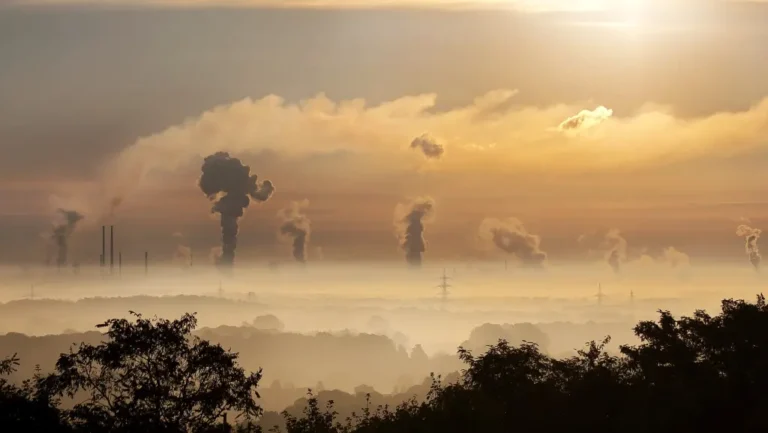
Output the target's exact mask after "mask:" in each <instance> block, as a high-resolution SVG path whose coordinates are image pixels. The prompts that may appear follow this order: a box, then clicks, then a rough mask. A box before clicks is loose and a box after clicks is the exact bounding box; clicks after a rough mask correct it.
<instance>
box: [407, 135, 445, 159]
mask: <svg viewBox="0 0 768 433" xmlns="http://www.w3.org/2000/svg"><path fill="white" fill-rule="evenodd" d="M411 149H420V150H421V153H423V154H424V156H426V157H427V158H428V159H440V157H441V156H443V154H444V153H445V148H444V147H443V145H442V144H440V143H438V142H437V140H435V139H434V138H433V137H432V136H430V135H429V134H424V135H422V136H421V137H416V138H414V139H413V141H411Z"/></svg>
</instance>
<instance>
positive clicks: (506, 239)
mask: <svg viewBox="0 0 768 433" xmlns="http://www.w3.org/2000/svg"><path fill="white" fill-rule="evenodd" d="M479 236H480V238H481V239H482V240H485V241H486V242H491V243H493V245H494V246H495V247H496V248H498V249H500V250H502V251H504V252H506V253H509V254H513V255H514V256H515V257H517V259H518V260H520V262H521V264H522V265H523V266H527V267H540V266H542V265H543V264H544V263H545V262H546V261H547V253H546V252H544V251H542V250H541V247H540V244H541V238H540V237H539V236H537V235H534V234H531V233H529V232H528V230H527V229H526V228H525V226H524V225H523V223H522V222H520V220H518V219H516V218H507V219H504V220H499V219H496V218H486V219H484V220H483V222H482V223H480V229H479Z"/></svg>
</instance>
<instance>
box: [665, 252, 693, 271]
mask: <svg viewBox="0 0 768 433" xmlns="http://www.w3.org/2000/svg"><path fill="white" fill-rule="evenodd" d="M660 260H661V261H663V262H665V263H668V264H669V265H670V266H672V267H673V268H683V267H687V266H690V264H691V258H690V257H688V254H685V253H684V252H682V251H680V250H678V249H677V248H675V247H668V248H664V251H663V252H662V256H661V259H660Z"/></svg>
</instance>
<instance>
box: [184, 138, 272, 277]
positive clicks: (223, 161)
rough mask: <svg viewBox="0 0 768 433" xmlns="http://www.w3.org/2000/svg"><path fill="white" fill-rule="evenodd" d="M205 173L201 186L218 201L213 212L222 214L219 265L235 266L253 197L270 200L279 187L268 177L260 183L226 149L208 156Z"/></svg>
mask: <svg viewBox="0 0 768 433" xmlns="http://www.w3.org/2000/svg"><path fill="white" fill-rule="evenodd" d="M202 172H203V174H202V176H201V177H200V182H199V186H200V189H201V190H202V191H203V193H204V194H205V195H206V196H207V197H208V199H209V200H211V201H213V202H214V203H213V208H212V209H211V212H214V213H218V214H219V215H221V241H222V248H221V257H219V259H218V264H219V265H221V266H226V267H232V266H233V265H234V263H235V250H236V249H237V232H238V220H239V219H240V217H242V216H243V214H244V213H245V209H246V208H247V207H248V206H249V205H250V203H251V200H256V201H259V202H264V201H267V200H268V199H269V198H270V197H271V196H272V193H274V191H275V187H274V186H273V185H272V182H270V181H268V180H265V181H264V182H263V183H258V182H257V180H258V177H257V176H256V175H255V174H253V175H252V174H251V167H249V166H247V165H243V163H242V162H241V161H240V160H239V159H237V158H232V157H230V156H229V154H228V153H226V152H217V153H214V154H213V155H210V156H208V157H206V158H205V160H204V161H203V167H202Z"/></svg>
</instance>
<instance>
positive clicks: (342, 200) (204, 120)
mask: <svg viewBox="0 0 768 433" xmlns="http://www.w3.org/2000/svg"><path fill="white" fill-rule="evenodd" d="M166 3H173V2H166ZM265 3H269V2H265ZM312 3H315V2H312ZM486 3H487V2H486ZM551 3H552V4H553V5H554V6H555V7H554V8H555V9H562V8H561V7H560V6H559V5H560V4H559V3H557V2H554V1H553V2H551ZM638 3H639V2H638ZM569 4H570V3H569ZM711 4H712V3H711V2H703V1H699V2H696V1H692V2H691V1H689V2H686V6H685V7H686V8H687V9H686V10H687V11H693V12H696V13H690V14H685V15H681V14H677V13H672V12H670V11H672V9H669V8H668V7H663V8H660V7H659V6H653V7H651V6H643V7H641V6H640V5H634V6H633V8H630V9H627V8H624V6H622V8H621V9H620V11H618V12H617V11H616V10H614V11H613V12H611V13H610V14H609V15H607V16H606V15H602V14H600V13H575V12H568V13H566V14H564V15H563V14H556V15H552V14H543V15H541V14H530V13H523V12H500V11H496V12H477V11H475V12H468V11H464V12H451V13H446V12H441V11H409V10H399V11H398V10H386V11H380V10H372V11H339V10H333V7H332V6H333V5H330V6H329V7H330V9H329V10H324V11H307V10H304V9H303V8H301V7H297V9H296V10H292V11H269V10H261V9H248V10H238V11H228V10H208V9H205V8H203V9H199V10H193V11H185V10H181V11H169V10H151V9H146V10H132V11H127V10H113V11H91V12H89V13H87V14H81V13H78V12H77V10H78V9H77V8H75V9H72V7H69V8H65V9H46V8H43V9H35V10H25V9H21V10H15V9H12V10H6V11H5V12H0V39H2V40H5V41H10V42H9V43H8V44H5V45H3V46H2V47H0V57H2V58H3V59H5V60H6V61H5V62H4V64H5V65H6V66H5V72H6V73H5V74H3V75H2V76H0V91H2V92H3V94H5V95H7V97H5V98H2V100H0V114H1V116H0V118H1V119H2V120H0V143H2V144H1V145H2V146H3V147H5V148H6V149H7V152H4V156H3V157H2V159H1V160H0V203H2V207H1V208H0V232H2V233H6V234H7V235H6V236H5V239H6V241H5V243H4V244H2V245H0V261H2V260H11V259H14V260H17V259H20V257H19V256H20V255H19V254H15V252H18V245H19V244H21V245H24V247H23V248H24V249H23V251H24V253H23V254H22V255H21V256H23V258H24V259H25V260H36V258H35V257H36V255H38V253H37V252H36V251H38V250H39V249H40V248H41V246H40V245H35V246H32V245H31V244H29V243H28V242H25V239H26V238H28V237H29V236H34V237H36V238H38V239H39V234H40V233H44V232H45V231H46V230H48V228H47V227H48V225H49V221H50V218H51V215H52V213H53V212H54V210H55V208H57V207H66V208H76V209H78V210H80V211H81V212H82V213H84V214H85V215H86V218H87V220H86V221H87V223H86V224H85V225H84V226H83V227H81V231H82V232H81V234H82V236H84V237H85V236H93V235H94V233H95V232H94V233H92V232H91V231H92V228H93V227H95V226H96V225H98V221H99V219H100V218H101V217H102V216H103V213H104V211H105V209H107V207H108V206H107V204H108V202H109V201H110V200H111V199H112V198H113V197H115V196H121V197H124V198H125V203H124V206H122V207H121V208H120V210H119V212H118V216H117V218H118V219H120V220H121V226H125V227H126V228H125V231H126V232H129V233H134V232H135V233H136V235H137V236H138V235H139V233H150V232H151V233H152V235H146V236H148V238H151V241H152V242H154V243H156V244H157V245H158V246H157V248H160V249H166V250H169V251H172V250H173V248H174V247H175V244H176V243H177V240H175V239H173V237H172V236H170V234H172V233H174V232H176V231H185V232H189V231H195V232H196V234H195V237H196V239H197V240H196V241H195V242H197V245H199V246H198V248H209V245H210V246H214V245H216V242H217V237H218V234H217V229H218V224H217V223H216V222H215V221H214V220H211V219H210V218H209V216H208V212H207V211H208V209H209V206H210V204H209V203H208V202H207V200H206V199H205V197H204V196H203V195H202V194H201V193H200V192H199V191H198V189H197V186H196V185H195V180H196V178H197V176H198V175H199V166H200V163H201V159H202V157H203V156H205V155H207V154H209V153H212V152H215V151H217V150H227V151H229V152H231V153H232V154H234V155H236V156H239V157H241V158H242V159H243V160H244V161H245V162H246V163H249V164H251V165H252V167H253V169H254V171H255V172H256V173H257V174H259V176H260V178H266V179H271V180H273V181H274V182H275V184H276V185H277V193H276V195H275V197H274V198H273V201H272V202H271V203H270V202H268V203H267V204H265V205H263V206H261V207H260V208H259V209H253V210H252V211H251V212H249V214H248V215H247V216H246V219H245V220H244V222H243V231H244V233H245V231H246V229H247V230H251V232H250V235H253V236H255V237H254V238H253V242H252V243H245V244H243V247H242V248H243V250H244V251H250V252H251V253H252V254H254V255H255V256H260V257H269V256H271V255H278V256H279V255H280V254H283V253H282V252H279V251H281V250H279V248H278V247H272V246H270V245H277V243H276V242H278V241H277V240H276V236H275V233H274V232H275V230H276V225H277V224H278V221H277V220H276V214H277V211H278V210H279V209H280V208H281V207H283V206H285V205H287V204H288V203H289V201H291V200H302V199H304V198H307V199H309V201H310V207H309V209H308V211H307V212H308V214H309V215H310V217H311V218H312V220H313V227H314V233H313V242H316V243H317V246H321V247H323V249H324V250H326V253H325V256H328V257H331V258H333V257H337V258H347V257H354V256H357V255H360V254H362V255H364V256H365V255H367V256H370V257H376V258H392V259H397V258H398V257H399V254H400V253H399V252H398V251H397V241H396V239H395V236H394V233H393V230H394V228H393V221H392V218H393V212H394V207H395V205H396V204H397V203H399V202H403V201H405V200H407V199H408V197H410V196H418V195H429V196H431V197H433V198H434V199H435V200H436V203H437V213H436V218H435V221H434V223H432V225H431V226H430V227H428V233H429V234H428V240H429V241H430V245H432V247H431V248H432V249H431V250H430V253H431V254H434V256H445V257H457V256H472V255H477V254H480V253H479V252H478V251H476V248H475V245H474V244H473V242H475V241H476V239H475V238H476V237H477V233H476V232H477V230H478V227H479V225H480V223H481V221H482V220H483V219H484V218H507V217H516V218H518V219H520V220H522V221H523V222H524V223H525V224H526V226H528V227H529V229H530V230H531V231H535V232H536V233H537V234H539V235H540V236H541V237H542V246H543V247H545V248H546V249H548V250H549V253H550V258H551V259H552V260H554V261H556V260H557V259H558V255H559V257H560V258H562V259H563V260H565V259H567V260H571V259H577V258H578V257H579V255H580V251H579V250H578V246H577V245H574V242H575V241H574V240H575V239H576V238H577V237H578V236H579V235H580V234H583V233H584V232H587V231H590V230H598V229H605V228H614V227H615V228H618V229H621V230H622V231H624V232H626V233H628V235H627V236H628V237H631V238H633V239H631V240H632V244H633V245H634V246H635V247H636V249H637V251H638V254H640V251H642V250H643V249H646V248H650V249H654V248H655V249H656V250H659V249H660V248H662V247H664V246H671V245H673V244H674V246H676V247H678V248H679V249H681V250H684V251H685V252H686V253H687V254H689V255H691V256H692V257H696V256H697V255H698V256H700V257H702V258H706V257H716V256H718V255H723V256H728V257H732V258H734V259H739V256H738V255H739V254H741V253H742V252H743V251H742V250H743V246H742V245H741V243H740V240H739V239H738V238H736V237H735V235H734V234H733V231H734V229H735V225H734V224H735V221H738V219H739V218H740V217H749V218H751V219H752V221H754V224H759V223H761V222H762V221H765V206H764V205H763V200H762V197H763V196H764V194H765V192H766V188H765V186H764V184H765V181H764V180H763V179H764V175H763V173H764V168H765V166H766V164H768V153H766V149H765V147H766V144H767V143H766V138H765V137H768V99H766V97H768V81H767V80H765V78H764V77H765V76H768V75H766V74H768V62H766V61H765V56H764V55H763V54H764V53H763V52H764V41H765V40H766V37H768V26H765V25H763V24H765V23H766V22H768V8H766V7H765V5H757V4H752V5H727V6H725V5H723V4H720V6H718V7H721V8H724V9H719V10H718V14H717V16H716V17H715V16H714V15H713V13H712V10H711V8H710V7H711ZM248 6H253V4H249V5H248ZM612 6H616V4H615V3H614V4H612ZM637 8H640V9H642V14H641V13H640V12H637V13H635V12H633V14H630V15H631V16H630V15H628V12H627V11H636V10H638V9H637ZM744 8H748V9H744ZM649 14H650V15H649ZM641 15H642V16H641ZM648 16H652V17H654V19H652V20H649V19H648ZM638 17H639V18H638ZM636 18H637V19H636ZM640 18H642V19H640ZM715 18H716V19H715ZM22 36H23V37H22ZM425 133H426V134H428V136H429V137H430V139H432V140H434V142H435V143H437V144H439V145H441V146H443V148H444V150H445V153H444V154H443V155H442V156H441V157H440V158H439V159H434V160H433V159H429V158H426V157H425V155H423V154H421V153H420V152H419V151H418V150H414V149H411V148H409V145H410V143H411V141H412V140H413V139H414V138H416V137H418V136H421V135H422V134H425ZM22 226H23V229H20V227H22ZM132 227H133V228H132ZM198 231H201V232H200V233H197V232H198ZM203 232H204V233H203ZM88 233H90V234H88ZM161 233H167V234H168V239H165V238H163V236H161V235H160V234H161ZM257 234H258V236H256V235H257ZM250 235H246V236H250ZM190 236H191V235H190ZM265 237H266V238H265ZM267 238H268V239H267ZM89 239H90V238H89ZM702 240H709V243H707V242H703V241H702ZM36 242H37V243H40V242H42V241H39V240H38V241H36ZM148 242H149V241H148ZM83 243H87V242H85V241H84V242H83ZM667 244H669V245H667ZM275 248H277V249H275ZM86 251H87V248H86V249H84V250H83V252H82V254H86ZM169 254H170V253H169Z"/></svg>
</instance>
